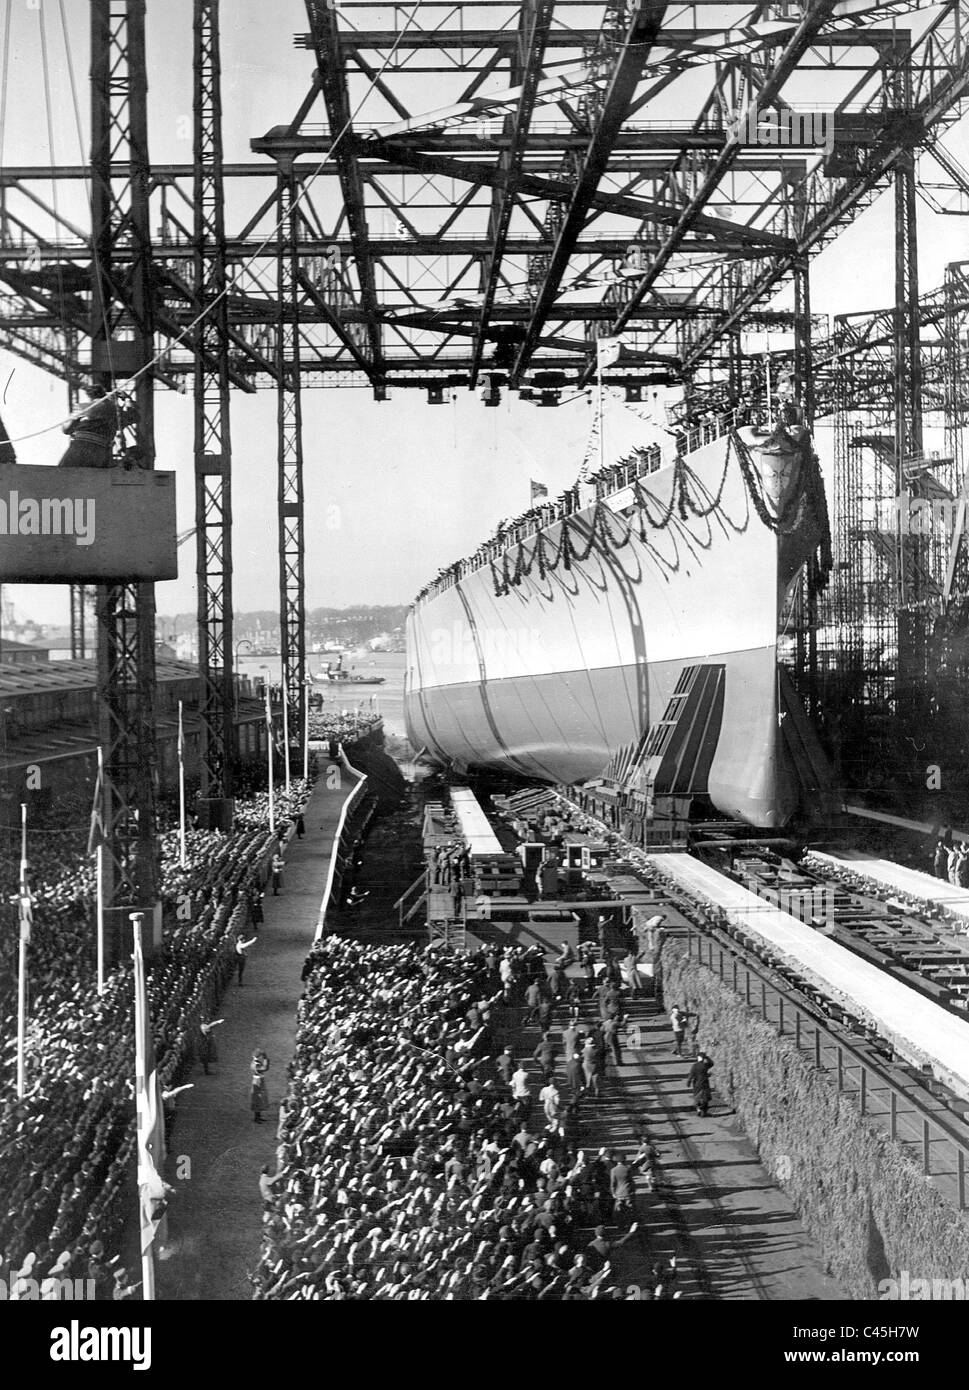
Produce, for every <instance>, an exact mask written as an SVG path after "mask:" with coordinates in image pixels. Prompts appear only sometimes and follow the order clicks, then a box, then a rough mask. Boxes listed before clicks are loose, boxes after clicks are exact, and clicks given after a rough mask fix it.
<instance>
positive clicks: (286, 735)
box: [282, 671, 289, 796]
mask: <svg viewBox="0 0 969 1390" xmlns="http://www.w3.org/2000/svg"><path fill="white" fill-rule="evenodd" d="M282 683H283V748H284V749H285V752H286V771H285V774H284V777H283V784H284V785H285V787H286V795H287V796H289V689H288V687H287V685H286V673H285V671H284V672H283V673H282Z"/></svg>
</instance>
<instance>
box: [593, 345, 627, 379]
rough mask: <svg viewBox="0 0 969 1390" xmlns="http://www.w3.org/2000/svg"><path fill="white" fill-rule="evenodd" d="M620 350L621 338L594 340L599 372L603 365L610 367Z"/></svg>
mask: <svg viewBox="0 0 969 1390" xmlns="http://www.w3.org/2000/svg"><path fill="white" fill-rule="evenodd" d="M621 351H622V339H621V338H599V339H598V340H597V342H596V365H597V366H598V368H599V370H600V372H601V371H602V370H603V368H605V367H611V366H612V364H613V362H615V361H617V360H618V357H619V354H620V352H621Z"/></svg>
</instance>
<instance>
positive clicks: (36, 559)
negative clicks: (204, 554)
mask: <svg viewBox="0 0 969 1390" xmlns="http://www.w3.org/2000/svg"><path fill="white" fill-rule="evenodd" d="M177 577H178V557H177V551H176V520H175V474H174V473H165V472H155V471H154V470H147V469H132V470H128V469H124V468H104V469H101V468H36V467H25V466H23V465H21V464H2V465H0V581H2V582H3V583H11V582H18V583H25V584H75V583H78V584H96V583H99V582H107V581H112V580H126V581H134V580H145V581H155V580H162V579H176V578H177Z"/></svg>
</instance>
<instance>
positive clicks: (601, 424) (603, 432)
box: [596, 344, 606, 473]
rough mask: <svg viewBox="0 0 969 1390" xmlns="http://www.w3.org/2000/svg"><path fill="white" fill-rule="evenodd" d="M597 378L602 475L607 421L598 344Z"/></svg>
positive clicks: (600, 470) (600, 469) (600, 467)
mask: <svg viewBox="0 0 969 1390" xmlns="http://www.w3.org/2000/svg"><path fill="white" fill-rule="evenodd" d="M596 367H597V369H598V370H597V373H596V375H597V377H598V380H599V472H600V473H601V472H602V470H603V468H605V466H606V419H605V416H604V414H603V412H602V352H601V350H600V349H599V346H598V344H597V350H596Z"/></svg>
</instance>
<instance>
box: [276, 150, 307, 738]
mask: <svg viewBox="0 0 969 1390" xmlns="http://www.w3.org/2000/svg"><path fill="white" fill-rule="evenodd" d="M300 223H301V218H300V204H299V190H298V188H297V183H296V179H295V176H294V174H293V170H292V166H291V165H287V164H283V165H282V166H281V167H280V171H279V222H278V233H277V247H278V255H279V261H278V281H277V289H278V314H279V321H278V332H277V337H276V344H277V351H276V370H277V372H278V375H279V388H278V392H277V426H278V439H277V469H278V476H277V488H278V491H277V505H278V526H279V633H280V655H281V660H282V677H283V683H284V686H285V699H286V702H287V706H288V720H289V735H290V740H291V742H294V743H298V742H299V739H300V737H301V734H302V729H303V707H304V701H305V700H306V698H307V695H306V686H305V673H306V608H305V593H306V576H305V540H304V533H303V408H302V390H301V383H300V333H299V323H300V320H299V315H300V302H301V292H300V254H299V247H300ZM286 756H287V757H289V749H287V750H286Z"/></svg>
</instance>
